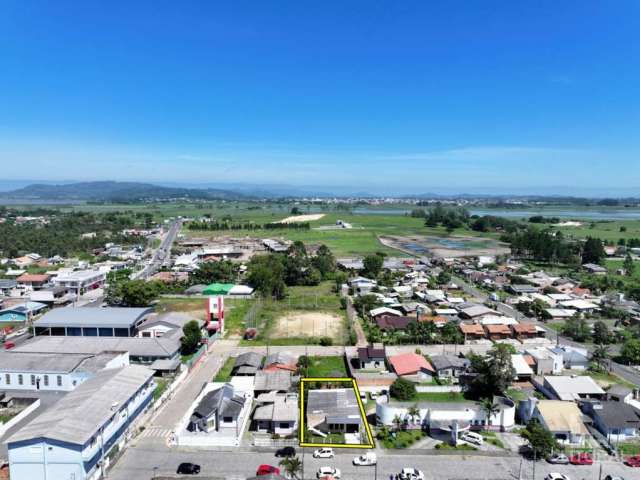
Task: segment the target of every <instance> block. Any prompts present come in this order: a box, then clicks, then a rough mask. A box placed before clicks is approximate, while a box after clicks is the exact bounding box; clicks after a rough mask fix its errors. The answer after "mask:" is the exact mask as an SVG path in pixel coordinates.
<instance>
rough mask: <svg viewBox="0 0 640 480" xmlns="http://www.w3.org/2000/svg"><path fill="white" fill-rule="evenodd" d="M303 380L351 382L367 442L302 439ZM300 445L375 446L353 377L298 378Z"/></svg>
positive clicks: (303, 429) (303, 416)
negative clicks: (310, 441) (314, 441)
mask: <svg viewBox="0 0 640 480" xmlns="http://www.w3.org/2000/svg"><path fill="white" fill-rule="evenodd" d="M305 382H348V383H351V386H352V387H353V390H354V391H355V393H356V401H357V402H358V408H359V409H360V416H361V418H362V423H364V428H365V430H366V432H367V438H368V439H369V443H366V444H356V445H350V444H346V443H309V442H305V441H304V431H305V428H304V418H305V415H304V384H305ZM299 431H300V446H301V447H332V448H362V449H364V448H375V443H374V441H373V435H372V434H371V427H370V425H369V422H368V421H367V414H366V412H365V410H364V405H363V403H362V398H360V390H359V389H358V383H357V382H356V380H355V379H354V378H331V377H329V378H324V377H322V378H302V379H300V429H299Z"/></svg>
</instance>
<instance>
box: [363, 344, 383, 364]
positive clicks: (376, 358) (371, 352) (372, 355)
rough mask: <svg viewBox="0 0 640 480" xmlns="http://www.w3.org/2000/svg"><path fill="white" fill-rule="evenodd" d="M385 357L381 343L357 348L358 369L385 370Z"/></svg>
mask: <svg viewBox="0 0 640 480" xmlns="http://www.w3.org/2000/svg"><path fill="white" fill-rule="evenodd" d="M386 357H387V354H386V351H385V348H384V345H383V344H382V343H374V344H373V345H368V346H366V347H359V348H358V368H360V369H363V370H386V366H385V359H386Z"/></svg>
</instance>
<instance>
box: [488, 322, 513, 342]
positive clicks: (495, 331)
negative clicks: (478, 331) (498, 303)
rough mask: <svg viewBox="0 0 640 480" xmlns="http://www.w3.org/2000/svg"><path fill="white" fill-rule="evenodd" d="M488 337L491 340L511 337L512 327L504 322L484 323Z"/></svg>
mask: <svg viewBox="0 0 640 480" xmlns="http://www.w3.org/2000/svg"><path fill="white" fill-rule="evenodd" d="M483 327H484V330H485V332H486V333H487V338H488V339H489V340H493V341H497V340H505V339H507V338H511V329H510V328H509V327H508V326H507V325H504V324H489V325H483Z"/></svg>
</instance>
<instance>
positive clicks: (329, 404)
mask: <svg viewBox="0 0 640 480" xmlns="http://www.w3.org/2000/svg"><path fill="white" fill-rule="evenodd" d="M307 395H308V398H307V408H306V414H307V426H308V427H309V429H310V430H312V431H313V430H316V431H320V432H323V433H359V432H361V431H362V429H363V424H362V421H363V420H362V416H361V415H360V406H359V404H358V400H357V398H356V394H355V391H354V390H353V389H352V388H335V389H326V390H309V392H308V394H307Z"/></svg>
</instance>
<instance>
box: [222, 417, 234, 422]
mask: <svg viewBox="0 0 640 480" xmlns="http://www.w3.org/2000/svg"><path fill="white" fill-rule="evenodd" d="M222 421H223V422H224V423H231V422H233V417H222Z"/></svg>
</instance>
